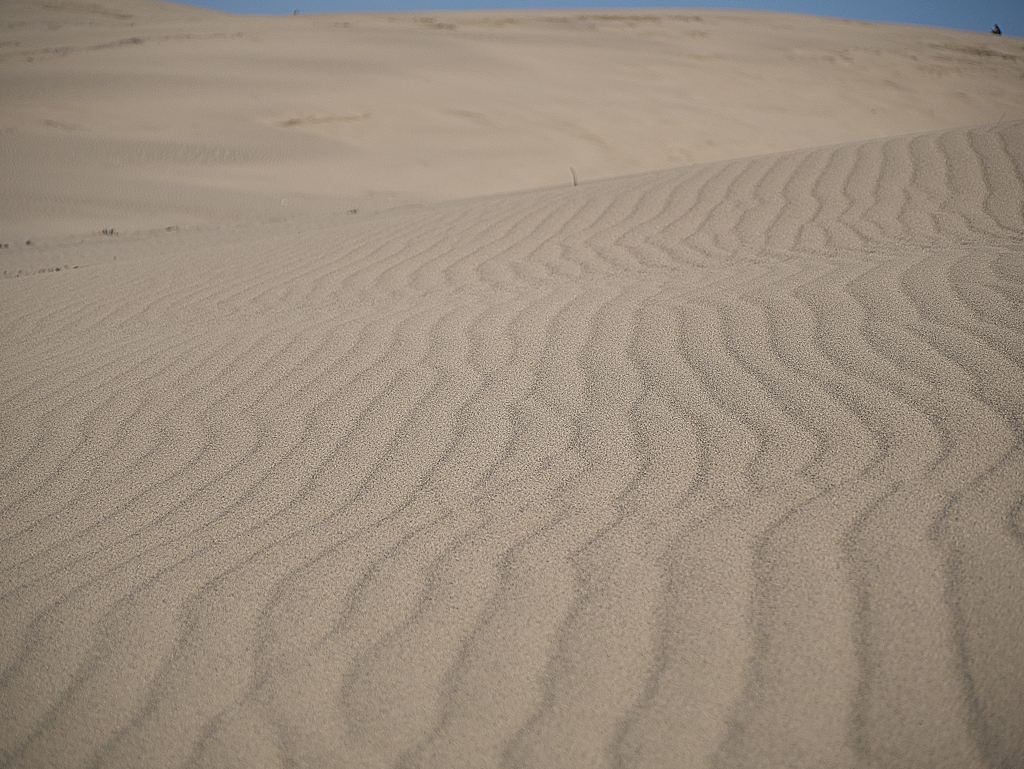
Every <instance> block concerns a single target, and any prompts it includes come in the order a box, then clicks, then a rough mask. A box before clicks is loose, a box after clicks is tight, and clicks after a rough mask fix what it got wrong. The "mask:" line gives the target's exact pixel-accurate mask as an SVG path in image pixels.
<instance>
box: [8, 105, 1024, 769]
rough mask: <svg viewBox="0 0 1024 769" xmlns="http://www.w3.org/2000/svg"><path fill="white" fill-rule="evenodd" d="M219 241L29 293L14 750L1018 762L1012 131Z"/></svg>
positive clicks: (155, 252)
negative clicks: (211, 244) (215, 243)
mask: <svg viewBox="0 0 1024 769" xmlns="http://www.w3.org/2000/svg"><path fill="white" fill-rule="evenodd" d="M160 237H161V236H157V235H154V236H153V239H154V240H156V241H158V244H159V243H160V242H164V241H160V240H159V238H160ZM165 237H166V238H171V237H172V236H170V235H167V236H165ZM167 242H176V241H167ZM195 243H196V244H198V245H194V247H190V248H169V249H166V252H165V253H163V252H161V249H162V248H163V247H162V246H159V247H154V246H152V245H148V246H146V245H145V244H142V245H139V244H136V245H126V244H125V242H120V243H115V242H114V241H110V243H109V248H111V249H115V248H121V249H127V250H128V251H131V249H135V252H132V253H134V258H127V257H126V256H125V252H121V253H122V256H123V257H125V258H121V259H119V260H117V261H110V262H107V263H105V264H98V265H95V266H92V267H89V268H88V269H82V270H78V271H76V272H74V273H69V272H67V271H65V272H61V273H54V274H45V275H37V276H33V277H30V278H22V279H19V280H7V281H3V283H2V285H0V291H2V292H3V294H2V299H0V324H2V329H0V339H2V348H3V352H2V355H3V364H2V366H0V435H2V443H3V447H4V449H3V452H2V455H0V540H2V544H0V574H2V579H0V594H2V605H0V617H2V618H3V619H2V620H0V628H2V631H0V632H2V639H0V640H2V642H0V671H2V672H0V724H3V728H2V729H0V765H3V766H8V767H41V766H53V767H90V766H103V767H143V766H160V767H172V766H209V767H227V766H245V767H262V766H266V767H285V766H308V767H327V766H331V767H459V766H465V767H489V766H493V767H498V766H509V767H511V766H517V767H604V766H607V767H669V766H672V767H723V768H725V767H728V768H730V769H731V768H734V767H771V766H787V767H825V766H828V767H901V768H909V767H922V768H925V767H927V768H928V769H935V767H947V766H948V767H1006V768H1009V767H1020V766H1024V512H1022V511H1024V442H1022V438H1024V124H1022V123H1013V124H1001V125H999V126H993V127H986V128H979V129H972V130H958V131H949V132H944V133H939V134H930V135H924V136H918V137H912V138H905V139H891V140H879V141H871V142H866V143H860V144H854V145H844V146H839V147H834V148H827V149H821V150H814V151H803V152H796V153H789V154H784V155H778V156H771V157H759V158H753V159H749V160H743V161H731V162H726V163H720V164H714V165H705V166H696V167H692V168H686V169H681V170H673V171H666V172H660V173H656V174H646V175H642V176H637V177H630V178H622V179H616V180H611V181H606V182H600V183H593V184H585V185H583V186H581V187H578V188H566V189H558V190H547V191H541V192H533V193H524V194H520V195H513V196H503V197H498V198H491V199H485V200H479V201H472V202H467V203H458V204H447V205H443V206H436V207H432V208H429V209H424V210H413V211H406V212H395V213H392V214H383V215H380V216H377V217H376V218H373V217H370V218H367V219H365V220H362V221H360V220H359V218H358V217H351V218H348V219H345V220H344V221H343V222H342V223H341V224H334V225H331V226H329V227H328V226H323V227H319V228H315V227H314V228H310V229H308V230H305V231H303V232H301V233H299V232H297V231H291V230H289V231H288V232H284V231H283V230H282V231H280V232H278V231H277V230H274V229H273V228H270V229H267V230H266V231H265V232H264V234H263V235H261V236H260V237H259V238H255V237H251V238H248V239H246V238H244V237H242V236H241V235H240V236H239V237H238V238H232V239H229V240H227V241H226V242H223V243H219V244H217V245H216V247H214V246H207V247H206V248H205V250H204V247H203V246H202V243H203V241H201V240H197V241H195ZM144 246H145V248H148V249H149V250H148V251H146V252H145V253H142V252H141V251H139V249H142V248H143V247H144ZM105 247H107V244H105ZM140 254H141V255H140ZM129 256H131V254H129Z"/></svg>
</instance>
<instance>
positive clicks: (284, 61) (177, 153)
mask: <svg viewBox="0 0 1024 769" xmlns="http://www.w3.org/2000/svg"><path fill="white" fill-rule="evenodd" d="M300 7H301V4H300ZM986 23H989V20H986ZM1022 66H1024V40H1021V39H1019V38H1012V37H1009V36H1003V37H993V36H991V35H982V34H976V33H970V32H957V31H953V30H942V29H931V28H925V27H908V26H899V25H888V24H863V23H857V22H848V21H841V20H836V19H821V18H813V17H809V16H791V15H783V14H769V13H741V12H725V11H706V12H705V11H680V10H678V9H660V10H652V11H647V10H645V11H639V12H638V11H630V12H616V11H603V12H586V11H575V12H569V11H518V12H502V13H494V12H474V13H438V14H432V15H430V16H424V15H419V14H379V15H377V14H367V15H362V14H333V15H323V16H305V15H302V16H298V17H294V18H293V17H288V18H280V17H278V18H270V17H241V16H230V15H228V14H221V13H214V12H211V11H204V10H200V9H197V8H188V7H185V6H176V5H173V4H169V3H154V2H150V1H149V0H145V1H143V0H101V1H100V2H88V3H86V2H70V1H67V0H4V2H3V5H2V17H0V83H2V85H0V99H2V107H3V109H2V110H0V242H10V243H12V244H15V243H24V242H25V241H26V240H30V239H31V240H34V241H36V242H38V241H39V240H40V239H42V238H44V237H51V236H52V237H62V236H66V235H74V234H82V233H90V232H99V231H100V230H101V229H105V228H110V227H113V228H115V229H116V230H118V231H121V232H128V231H130V230H133V229H148V228H154V227H166V226H170V225H179V226H186V225H193V224H199V223H207V224H210V223H224V222H235V221H247V220H252V219H261V218H267V217H271V216H273V217H282V216H285V215H287V216H289V217H293V216H308V215H314V214H318V213H323V212H325V211H330V210H341V211H345V210H349V209H351V208H358V209H360V211H366V210H371V209H380V208H387V207H393V206H395V205H398V204H405V203H416V202H431V201H433V202H437V201H442V200H451V199H456V198H466V197H474V196H479V195H491V194H499V193H504V192H513V191H518V190H523V189H535V188H538V187H544V186H552V185H561V184H566V183H568V182H569V181H570V180H571V178H572V177H571V175H570V170H569V169H570V167H574V168H575V169H576V171H577V173H578V175H579V177H580V178H581V179H585V180H594V179H599V178H608V177H614V176H621V175H624V174H633V173H640V172H645V171H654V170H660V169H663V168H668V167H673V166H680V165H691V164H694V163H703V162H712V161H719V160H725V159H730V158H737V157H746V156H750V155H760V154H765V153H769V152H779V151H786V150H795V149H800V148H805V147H816V146H824V145H832V144H837V143H839V142H849V141H860V140H864V139H871V138H878V137H887V136H897V135H903V134H910V133H921V132H925V131H934V130H940V129H944V128H954V127H960V126H970V125H976V124H980V123H993V122H999V121H1001V120H1002V119H1006V120H1020V119H1024V79H1022V78H1021V71H1022ZM282 201H285V205H284V206H282Z"/></svg>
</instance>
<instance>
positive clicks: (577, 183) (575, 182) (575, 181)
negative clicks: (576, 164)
mask: <svg viewBox="0 0 1024 769" xmlns="http://www.w3.org/2000/svg"><path fill="white" fill-rule="evenodd" d="M569 172H570V173H571V174H572V186H573V187H579V186H580V180H579V179H577V178H576V169H575V168H573V167H572V166H569Z"/></svg>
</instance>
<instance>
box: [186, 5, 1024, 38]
mask: <svg viewBox="0 0 1024 769" xmlns="http://www.w3.org/2000/svg"><path fill="white" fill-rule="evenodd" d="M188 5H198V6H200V7H203V8H213V9H215V10H218V11H228V12H230V13H256V14H291V13H292V11H294V10H296V9H298V10H299V11H301V12H303V13H345V12H357V11H358V12H367V11H374V12H383V11H441V10H472V9H499V8H502V9H507V8H678V7H698V8H737V9H753V10H762V11H784V12H787V13H809V14H814V15H816V16H834V17H838V18H843V19H858V20H861V21H890V22H898V23H902V24H923V25H927V26H933V27H950V28H952V29H965V30H970V31H973V32H988V31H989V30H990V29H991V28H992V25H993V24H999V26H1000V28H1001V29H1002V30H1003V34H1004V35H1014V36H1015V37H1024V0H889V1H888V2H886V0H835V2H824V1H823V0H731V2H715V1H714V0H704V2H699V1H698V2H696V3H694V5H693V6H682V5H681V4H680V3H678V2H677V3H672V2H658V0H646V2H635V1H634V2H631V1H630V0H548V2H544V1H543V0H200V1H198V2H196V0H191V1H190V2H188Z"/></svg>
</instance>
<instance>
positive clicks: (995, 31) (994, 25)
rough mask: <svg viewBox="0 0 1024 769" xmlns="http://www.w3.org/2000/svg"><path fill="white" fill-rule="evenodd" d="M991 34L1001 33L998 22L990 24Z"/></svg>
mask: <svg viewBox="0 0 1024 769" xmlns="http://www.w3.org/2000/svg"><path fill="white" fill-rule="evenodd" d="M992 34H993V35H1001V34H1003V30H1001V29H999V25H998V24H993V25H992Z"/></svg>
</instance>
